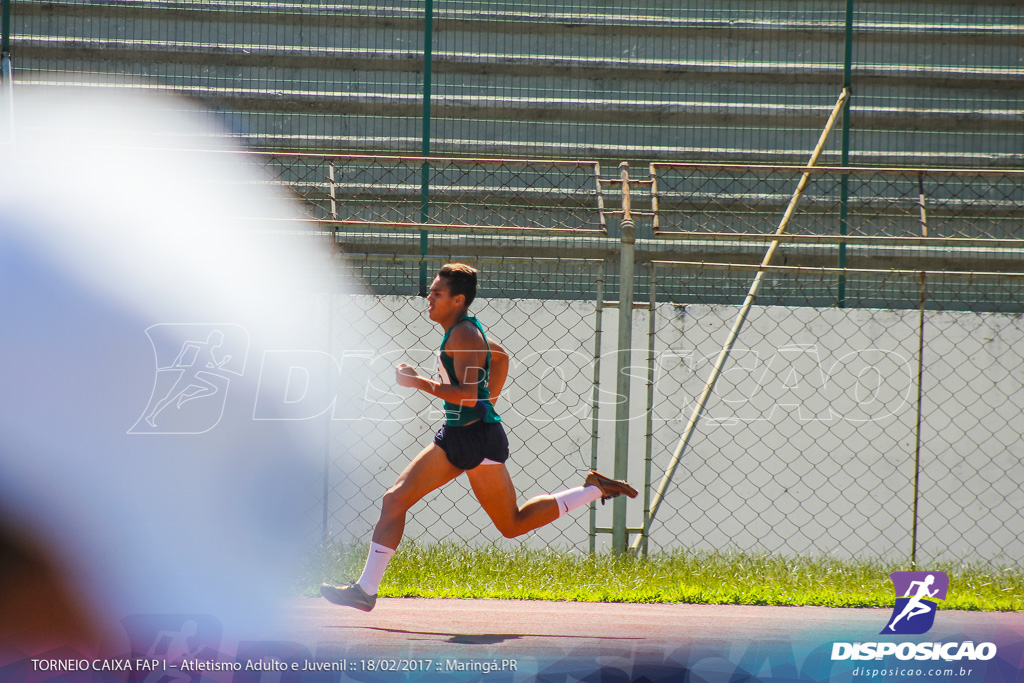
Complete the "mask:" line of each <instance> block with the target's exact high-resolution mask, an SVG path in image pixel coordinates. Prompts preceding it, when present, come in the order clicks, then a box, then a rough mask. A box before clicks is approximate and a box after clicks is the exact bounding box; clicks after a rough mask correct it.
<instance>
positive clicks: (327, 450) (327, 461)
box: [322, 161, 338, 545]
mask: <svg viewBox="0 0 1024 683" xmlns="http://www.w3.org/2000/svg"><path fill="white" fill-rule="evenodd" d="M336 178H337V175H336V169H335V166H334V162H333V161H331V162H328V167H327V180H328V182H329V183H330V190H329V193H330V197H331V220H333V221H336V220H338V193H337V189H336V187H335V185H336V182H337V180H336ZM337 230H338V226H337V225H334V226H333V227H332V229H331V252H330V255H329V256H328V258H330V261H329V262H328V264H327V340H326V343H325V346H326V349H325V351H326V352H327V353H328V355H332V356H333V353H332V352H333V350H334V349H333V342H334V287H335V285H336V284H337V273H336V271H335V260H334V259H335V253H334V252H335V249H337V246H338V238H337V234H336V232H337ZM332 426H333V422H332V421H331V416H330V415H328V416H327V424H326V426H325V427H324V465H323V466H324V509H323V522H322V523H323V544H324V545H326V544H328V543H330V541H331V529H330V500H331V427H332Z"/></svg>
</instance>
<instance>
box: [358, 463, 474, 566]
mask: <svg viewBox="0 0 1024 683" xmlns="http://www.w3.org/2000/svg"><path fill="white" fill-rule="evenodd" d="M460 474H462V470H460V469H459V468H458V467H456V466H455V465H453V464H451V463H450V462H448V458H447V457H445V454H444V451H443V450H441V447H440V446H438V445H437V444H433V443H432V444H430V445H429V446H427V447H426V448H424V449H423V450H422V451H420V453H419V455H417V456H416V457H415V458H413V460H412V462H410V463H409V464H408V465H406V467H405V469H404V470H402V473H401V474H400V475H398V479H397V480H396V481H395V484H394V486H392V487H391V488H389V489H388V490H387V492H386V493H385V494H384V500H383V502H382V503H381V509H380V518H379V519H378V520H377V526H376V527H374V530H373V542H374V543H377V544H379V545H382V546H385V547H387V548H391V549H392V550H394V549H395V548H397V547H398V544H399V543H400V542H401V541H402V534H403V533H404V532H405V515H406V513H407V512H408V511H409V508H411V507H412V506H413V505H415V504H416V503H418V502H419V501H420V499H421V498H423V496H425V495H427V494H428V493H430V492H431V491H433V490H434V489H437V488H440V487H442V486H444V485H445V484H447V483H448V482H450V481H451V480H452V479H455V478H456V477H457V476H459V475H460Z"/></svg>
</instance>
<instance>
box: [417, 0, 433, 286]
mask: <svg viewBox="0 0 1024 683" xmlns="http://www.w3.org/2000/svg"><path fill="white" fill-rule="evenodd" d="M424 15H425V16H424V20H423V149H422V152H423V156H425V157H429V156H430V88H431V62H432V59H433V53H434V0H427V1H426V7H425V8H424ZM420 173H421V178H420V223H426V222H427V221H428V220H429V219H430V164H429V163H427V162H423V166H422V167H421V168H420ZM428 248H429V235H428V233H427V231H426V230H420V296H421V297H424V298H425V297H426V296H427V250H428Z"/></svg>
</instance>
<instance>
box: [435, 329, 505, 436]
mask: <svg viewBox="0 0 1024 683" xmlns="http://www.w3.org/2000/svg"><path fill="white" fill-rule="evenodd" d="M467 321H468V322H470V323H472V324H473V325H475V326H476V329H478V330H480V334H481V335H483V338H484V343H485V344H487V360H485V361H484V367H483V370H482V371H481V373H480V377H479V380H480V381H479V382H478V384H477V390H476V403H475V404H473V405H461V404H458V403H449V402H448V401H445V402H444V412H445V424H447V425H450V426H452V427H461V426H463V425H467V424H470V423H471V422H477V421H479V420H483V421H484V422H501V417H500V416H499V415H498V413H497V412H496V411H495V410H494V404H492V403H491V402H490V400H489V399H490V397H491V392H490V389H488V388H487V387H488V382H489V380H490V376H491V345H490V344H489V343H488V342H487V333H486V332H484V328H483V325H481V324H480V322H479V321H478V320H477V319H476V318H472V317H469V316H466V317H465V318H462V319H460V320H459V321H458V322H457V323H455V325H452V326H451V327H450V328H449V329H448V331H447V332H445V333H444V339H442V340H441V347H440V348H439V349H438V350H437V372H438V375H439V376H440V378H441V384H452V385H454V386H459V384H461V383H460V382H459V379H458V377H456V375H455V359H454V358H452V356H451V355H450V354H448V353H447V352H446V351H445V346H446V345H447V344H448V337H450V336H451V333H452V330H454V329H455V327H456V326H457V325H461V324H462V323H464V322H467Z"/></svg>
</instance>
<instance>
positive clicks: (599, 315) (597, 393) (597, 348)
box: [589, 275, 604, 555]
mask: <svg viewBox="0 0 1024 683" xmlns="http://www.w3.org/2000/svg"><path fill="white" fill-rule="evenodd" d="M603 318H604V276H603V275H602V277H601V278H600V279H598V281H597V306H596V308H595V311H594V391H593V394H592V398H591V403H592V406H593V414H592V416H591V420H592V421H591V428H590V469H592V470H596V469H597V436H598V428H599V426H600V417H599V411H600V408H601V334H602V331H603V325H602V319H603ZM589 550H590V554H591V555H593V554H594V553H595V552H597V506H596V505H595V504H594V503H591V504H590V546H589Z"/></svg>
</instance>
